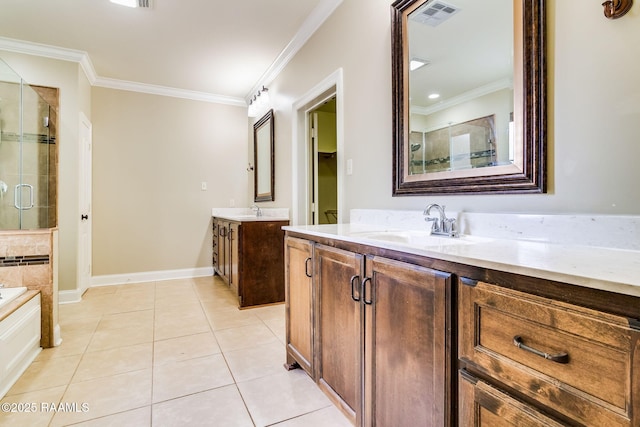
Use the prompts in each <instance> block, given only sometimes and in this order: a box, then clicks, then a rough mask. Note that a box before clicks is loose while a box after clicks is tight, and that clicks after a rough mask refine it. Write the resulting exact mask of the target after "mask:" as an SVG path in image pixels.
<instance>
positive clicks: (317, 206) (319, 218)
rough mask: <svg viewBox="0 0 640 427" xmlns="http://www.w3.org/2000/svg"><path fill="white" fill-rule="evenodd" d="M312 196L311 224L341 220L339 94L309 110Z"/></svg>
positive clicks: (332, 222) (333, 222)
mask: <svg viewBox="0 0 640 427" xmlns="http://www.w3.org/2000/svg"><path fill="white" fill-rule="evenodd" d="M308 122H309V125H310V126H311V128H310V129H309V135H310V141H309V143H310V147H309V152H310V153H311V159H310V164H311V177H310V181H311V184H312V188H311V189H310V192H311V195H312V198H311V206H310V211H311V212H312V215H311V224H314V225H316V224H337V223H338V140H337V120H336V97H335V95H333V96H332V97H331V98H329V99H327V100H325V101H324V102H323V103H322V104H321V105H320V106H318V107H317V108H315V109H313V110H311V111H310V112H309V120H308Z"/></svg>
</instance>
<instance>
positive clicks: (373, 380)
mask: <svg viewBox="0 0 640 427" xmlns="http://www.w3.org/2000/svg"><path fill="white" fill-rule="evenodd" d="M365 270H366V275H367V278H366V279H365V282H364V286H363V288H364V290H363V295H362V300H363V303H364V305H365V312H366V316H365V327H366V330H365V348H366V349H367V350H366V353H365V367H366V372H365V394H366V397H365V423H364V425H366V426H381V427H382V426H384V427H395V426H446V425H450V424H451V413H450V410H449V407H450V405H449V404H448V402H449V399H450V398H451V393H450V388H451V387H450V384H451V381H452V380H451V376H450V374H448V372H449V371H450V367H451V365H450V362H449V360H450V359H449V356H448V355H449V351H448V349H449V345H450V342H451V338H450V337H451V322H450V317H451V310H450V308H449V307H450V295H449V293H450V289H451V286H450V276H451V275H450V274H448V273H442V272H439V271H436V270H431V269H428V268H424V267H420V266H416V265H413V264H407V263H403V262H400V261H393V260H389V259H385V258H379V257H367V260H366V268H365Z"/></svg>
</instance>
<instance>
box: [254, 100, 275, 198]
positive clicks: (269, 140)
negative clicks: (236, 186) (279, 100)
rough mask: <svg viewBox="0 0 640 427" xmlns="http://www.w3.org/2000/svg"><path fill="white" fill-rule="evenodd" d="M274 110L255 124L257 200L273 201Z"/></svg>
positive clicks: (255, 191)
mask: <svg viewBox="0 0 640 427" xmlns="http://www.w3.org/2000/svg"><path fill="white" fill-rule="evenodd" d="M273 122H274V120H273V110H269V112H268V113H267V114H265V115H264V116H263V117H262V118H261V119H260V120H258V121H257V122H256V123H255V124H254V125H253V158H254V165H255V166H254V168H255V170H254V182H253V184H254V198H253V200H254V201H256V202H266V201H273V187H274V181H275V179H274V169H273V168H274V150H273V147H274V142H273V140H274V138H273V136H274V129H273Z"/></svg>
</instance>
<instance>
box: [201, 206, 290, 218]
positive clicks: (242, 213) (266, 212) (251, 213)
mask: <svg viewBox="0 0 640 427" xmlns="http://www.w3.org/2000/svg"><path fill="white" fill-rule="evenodd" d="M260 211H261V212H262V216H256V211H255V210H254V209H252V208H213V209H211V216H215V217H217V218H224V219H229V220H232V221H288V220H289V208H263V207H261V208H260Z"/></svg>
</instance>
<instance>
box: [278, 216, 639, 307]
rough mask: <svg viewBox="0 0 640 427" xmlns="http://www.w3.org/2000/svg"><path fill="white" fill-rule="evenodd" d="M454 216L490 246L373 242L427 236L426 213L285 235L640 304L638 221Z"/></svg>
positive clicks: (307, 228) (298, 228)
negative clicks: (391, 236)
mask: <svg viewBox="0 0 640 427" xmlns="http://www.w3.org/2000/svg"><path fill="white" fill-rule="evenodd" d="M447 216H448V217H450V218H457V222H458V224H459V230H460V231H461V233H463V234H469V235H471V236H477V237H482V238H486V241H483V242H479V243H474V244H460V245H453V244H452V245H446V244H443V245H437V244H436V245H433V244H431V245H426V244H425V245H420V244H403V243H397V242H389V241H383V240H377V239H371V238H367V237H366V234H367V233H368V232H372V231H375V232H378V231H389V230H422V231H426V230H427V225H426V223H425V221H424V215H423V212H422V211H393V210H369V209H354V210H352V211H351V223H349V224H338V225H319V226H289V227H285V229H286V230H291V231H300V232H303V233H307V234H311V235H316V236H320V237H327V238H334V239H341V240H345V241H351V242H355V243H362V244H368V245H375V246H380V247H384V248H388V249H393V250H399V251H403V252H407V253H413V254H417V255H422V256H428V257H433V258H439V259H443V260H446V261H452V262H460V263H463V264H468V265H474V266H478V267H483V268H489V269H495V270H501V271H505V272H510V273H516V274H522V275H527V276H533V277H539V278H542V279H547V280H556V281H560V282H565V283H569V284H575V285H579V286H584V287H589V288H594V289H601V290H605V291H610V292H617V293H622V294H627V295H633V296H640V275H639V274H638V272H639V271H640V247H639V245H640V217H638V216H607V215H546V214H545V215H535V214H526V215H523V214H487V213H467V212H447ZM445 239H446V238H445Z"/></svg>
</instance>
